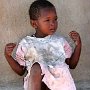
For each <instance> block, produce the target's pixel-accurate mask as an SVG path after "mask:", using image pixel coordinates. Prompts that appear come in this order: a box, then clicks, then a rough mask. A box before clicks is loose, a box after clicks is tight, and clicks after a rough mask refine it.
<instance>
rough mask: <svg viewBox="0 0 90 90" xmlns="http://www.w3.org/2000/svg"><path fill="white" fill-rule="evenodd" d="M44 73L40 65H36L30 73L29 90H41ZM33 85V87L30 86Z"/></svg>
mask: <svg viewBox="0 0 90 90" xmlns="http://www.w3.org/2000/svg"><path fill="white" fill-rule="evenodd" d="M41 73H42V71H41V68H40V65H39V64H38V63H35V64H34V65H33V66H32V68H31V71H30V82H29V86H30V87H29V90H41V82H42V75H41ZM30 84H31V85H30Z"/></svg>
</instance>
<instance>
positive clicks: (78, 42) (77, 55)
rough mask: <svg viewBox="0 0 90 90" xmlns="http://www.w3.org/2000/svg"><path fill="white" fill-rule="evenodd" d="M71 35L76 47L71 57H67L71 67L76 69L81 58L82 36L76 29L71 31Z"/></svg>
mask: <svg viewBox="0 0 90 90" xmlns="http://www.w3.org/2000/svg"><path fill="white" fill-rule="evenodd" d="M70 37H71V38H72V39H73V41H74V42H75V44H76V47H75V50H74V52H73V54H72V56H71V58H69V59H66V63H67V64H68V65H69V68H70V69H75V67H76V66H77V64H78V61H79V58H80V54H81V47H82V43H81V39H80V36H79V34H78V33H77V32H75V31H72V32H70Z"/></svg>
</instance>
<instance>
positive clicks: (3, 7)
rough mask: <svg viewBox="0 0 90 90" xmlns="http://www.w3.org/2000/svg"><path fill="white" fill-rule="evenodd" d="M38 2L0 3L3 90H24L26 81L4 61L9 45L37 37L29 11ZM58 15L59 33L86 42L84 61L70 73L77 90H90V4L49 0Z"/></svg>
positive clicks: (82, 0) (86, 0)
mask: <svg viewBox="0 0 90 90" xmlns="http://www.w3.org/2000/svg"><path fill="white" fill-rule="evenodd" d="M32 1H34V0H0V90H23V77H24V76H18V75H17V74H16V73H15V72H14V71H13V70H12V69H11V68H10V66H9V64H8V63H7V61H6V59H5V57H4V48H5V45H6V44H7V43H10V42H13V43H16V42H18V41H19V40H20V39H22V38H23V37H25V36H26V35H31V34H32V33H34V29H33V28H32V27H31V25H30V20H29V14H28V9H29V6H30V4H31V3H32ZM49 1H50V2H52V3H53V4H54V5H55V7H56V10H57V14H58V22H59V23H58V24H59V25H58V30H57V32H58V33H61V34H63V35H68V33H69V32H70V31H72V30H75V31H77V32H79V34H80V36H81V39H82V52H81V56H80V61H79V63H78V65H77V67H76V69H74V70H70V71H71V74H72V76H73V78H74V80H75V83H76V87H77V90H90V58H89V56H90V47H89V46H90V30H89V29H90V0H49Z"/></svg>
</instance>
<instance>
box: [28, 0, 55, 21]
mask: <svg viewBox="0 0 90 90" xmlns="http://www.w3.org/2000/svg"><path fill="white" fill-rule="evenodd" d="M45 8H55V7H54V5H53V4H52V3H51V2H49V1H47V0H36V1H34V2H33V3H32V4H31V6H30V8H29V16H30V19H31V20H37V19H38V17H39V16H40V10H41V9H45Z"/></svg>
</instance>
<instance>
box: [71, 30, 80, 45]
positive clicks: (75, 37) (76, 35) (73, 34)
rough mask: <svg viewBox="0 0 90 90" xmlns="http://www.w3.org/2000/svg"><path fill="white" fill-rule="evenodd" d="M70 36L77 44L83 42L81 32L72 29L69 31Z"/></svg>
mask: <svg viewBox="0 0 90 90" xmlns="http://www.w3.org/2000/svg"><path fill="white" fill-rule="evenodd" d="M69 36H70V37H71V39H72V40H73V41H74V42H75V44H76V46H77V45H80V44H81V38H80V35H79V33H77V32H76V31H71V32H70V33H69Z"/></svg>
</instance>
